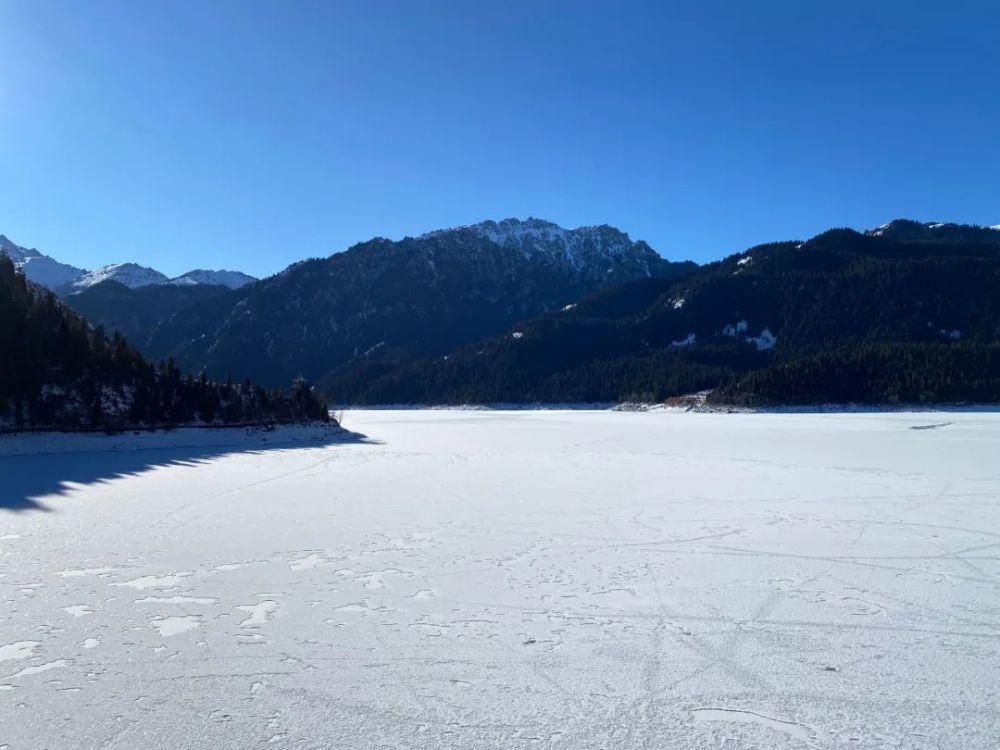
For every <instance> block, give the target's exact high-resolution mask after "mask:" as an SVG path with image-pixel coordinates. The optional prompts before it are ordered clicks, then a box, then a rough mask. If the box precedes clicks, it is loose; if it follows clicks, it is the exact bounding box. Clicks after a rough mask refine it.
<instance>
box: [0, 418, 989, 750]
mask: <svg viewBox="0 0 1000 750" xmlns="http://www.w3.org/2000/svg"><path fill="white" fill-rule="evenodd" d="M346 423H347V426H348V427H349V428H351V429H353V430H356V431H358V432H361V433H364V434H366V435H367V436H368V437H369V440H368V441H367V442H359V441H355V442H339V443H337V442H333V443H330V442H326V443H324V442H322V441H314V442H312V443H309V442H304V443H300V444H297V445H291V444H283V445H282V444H273V445H270V446H262V445H261V444H260V443H259V441H256V440H255V441H252V443H251V444H248V445H245V446H243V447H244V448H246V450H237V448H238V447H239V445H235V446H229V447H224V446H215V447H213V446H207V445H204V444H203V445H201V447H199V446H198V445H197V444H195V445H191V446H188V447H187V448H183V447H180V446H175V447H155V448H146V449H144V450H114V451H109V450H107V449H106V448H105V449H103V450H102V449H101V447H100V443H99V441H100V440H102V439H104V440H109V439H108V438H98V437H96V436H94V437H91V438H88V439H89V440H91V441H98V442H97V444H96V445H95V444H88V445H87V446H85V447H84V448H83V449H81V450H79V451H77V452H67V451H65V450H64V451H63V452H54V451H52V450H49V452H47V453H45V454H41V455H30V454H29V453H28V452H26V450H25V449H24V443H25V442H30V441H31V440H36V439H38V438H34V437H32V438H18V439H15V440H13V441H8V442H6V443H3V442H0V454H3V453H5V452H6V453H7V454H8V455H7V456H6V457H2V456H0V477H2V479H3V481H2V483H0V498H2V500H0V745H8V746H9V747H10V748H43V747H49V748H54V747H102V748H104V747H107V748H138V747H170V748H203V747H216V748H244V747H260V746H274V747H311V748H312V747H314V748H352V749H353V748H383V747H384V748H450V747H454V748H517V747H542V748H750V747H753V748H885V747H892V748H961V749H962V750H970V749H972V748H996V747H998V746H1000V461H998V460H997V457H998V456H1000V413H975V412H948V413H936V414H934V413H922V414H921V413H905V412H895V413H890V414H877V413H859V414H729V415H724V414H704V413H682V412H679V411H654V412H645V413H633V412H615V411H604V412H586V411H566V412H557V411H546V412H526V411H518V412H487V411H424V412H403V411H383V412H379V411H358V412H350V413H348V415H347V418H346ZM119 440H121V438H119ZM18 441H21V446H22V447H21V449H20V455H9V454H11V453H13V452H14V451H13V450H12V449H11V444H12V442H18ZM194 442H195V443H197V441H194ZM105 445H108V443H106V444H105ZM119 447H121V444H120V443H119ZM132 447H135V446H134V445H133V446H132ZM268 743H270V745H268Z"/></svg>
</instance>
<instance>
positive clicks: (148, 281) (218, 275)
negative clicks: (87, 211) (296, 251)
mask: <svg viewBox="0 0 1000 750" xmlns="http://www.w3.org/2000/svg"><path fill="white" fill-rule="evenodd" d="M0 254H3V255H6V256H8V257H9V258H10V259H11V260H12V261H13V262H14V267H15V268H16V269H17V270H18V271H20V272H21V273H23V274H24V275H25V278H27V279H28V280H29V281H32V282H34V283H36V284H38V285H40V286H43V287H46V288H47V289H50V290H52V291H54V292H57V293H60V294H63V295H68V294H74V293H77V292H80V291H83V290H84V289H89V288H90V287H93V286H97V285H98V284H102V283H104V282H106V281H114V282H117V283H119V284H122V285H123V286H126V287H128V288H129V289H138V288H140V287H146V286H157V285H162V284H170V285H175V286H193V285H199V284H202V285H206V286H224V287H227V288H229V289H239V288H240V287H243V286H245V285H247V284H249V283H251V282H253V281H256V279H255V278H254V277H253V276H249V275H247V274H245V273H240V272H239V271H206V270H201V269H198V270H194V271H188V272H187V273H185V274H182V275H180V276H177V277H175V278H173V279H171V278H170V277H168V276H167V275H166V274H163V273H160V272H159V271H157V270H155V269H153V268H147V267H145V266H140V265H138V264H136V263H113V264H111V265H107V266H102V267H101V268H97V269H94V270H93V271H87V270H85V269H83V268H77V267H76V266H71V265H69V264H68V263H60V262H59V261H57V260H55V259H53V258H50V257H49V256H47V255H44V254H43V253H41V252H39V251H38V250H36V249H34V248H31V249H28V248H25V247H21V246H20V245H17V244H15V243H13V242H12V241H11V240H9V239H8V238H7V237H6V236H5V235H2V234H0Z"/></svg>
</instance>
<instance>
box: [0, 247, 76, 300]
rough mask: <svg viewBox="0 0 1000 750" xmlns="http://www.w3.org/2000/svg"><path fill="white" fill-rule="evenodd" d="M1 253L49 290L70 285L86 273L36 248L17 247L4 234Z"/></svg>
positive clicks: (30, 279) (27, 275)
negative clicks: (43, 253)
mask: <svg viewBox="0 0 1000 750" xmlns="http://www.w3.org/2000/svg"><path fill="white" fill-rule="evenodd" d="M0 253H3V254H4V255H6V256H8V257H9V258H10V259H11V260H12V261H14V267H15V268H17V269H18V270H19V271H21V272H22V273H23V274H24V275H25V277H27V278H28V280H29V281H33V282H35V283H36V284H40V285H41V286H44V287H48V288H49V289H55V288H56V287H59V286H63V285H65V284H69V283H70V282H72V281H73V280H75V279H77V278H79V277H80V275H81V274H83V273H84V270H83V269H82V268H77V267H76V266H71V265H69V264H67V263H60V262H59V261H57V260H53V259H52V258H50V257H49V256H47V255H42V254H41V253H40V252H38V251H37V250H35V249H34V248H32V249H31V250H29V249H27V248H24V247H21V246H20V245H15V244H14V243H13V242H11V241H10V240H9V239H7V237H6V236H5V235H2V234H0Z"/></svg>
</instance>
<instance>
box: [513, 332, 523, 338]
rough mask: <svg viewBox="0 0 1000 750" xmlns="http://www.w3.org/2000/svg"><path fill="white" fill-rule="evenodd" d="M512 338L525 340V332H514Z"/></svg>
mask: <svg viewBox="0 0 1000 750" xmlns="http://www.w3.org/2000/svg"><path fill="white" fill-rule="evenodd" d="M511 337H513V338H515V339H523V338H524V332H523V331H514V332H513V333H512V334H511Z"/></svg>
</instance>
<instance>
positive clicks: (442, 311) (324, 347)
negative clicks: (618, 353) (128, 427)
mask: <svg viewBox="0 0 1000 750" xmlns="http://www.w3.org/2000/svg"><path fill="white" fill-rule="evenodd" d="M695 267H696V266H695V264H694V263H690V262H683V263H675V262H670V261H667V260H665V259H664V258H662V257H661V256H660V255H658V254H657V253H656V252H655V251H653V250H652V248H650V247H649V245H647V244H646V243H645V242H642V241H633V240H632V239H631V238H629V236H628V235H627V234H625V233H624V232H621V231H619V230H617V229H615V228H613V227H609V226H592V227H581V228H578V229H563V228H561V227H559V226H557V225H555V224H552V223H550V222H545V221H541V220H538V219H528V220H526V221H519V220H516V219H509V220H506V221H502V222H493V221H488V222H482V223H480V224H474V225H471V226H465V227H458V228H455V229H449V230H442V231H436V232H430V233H428V234H424V235H421V236H419V237H407V238H404V239H402V240H400V241H397V242H394V241H390V240H387V239H382V238H376V239H373V240H370V241H368V242H364V243H360V244H358V245H355V246H353V247H351V248H348V249H347V250H345V251H343V252H339V253H335V254H333V255H331V256H329V257H327V258H318V259H312V260H306V261H302V262H299V263H296V264H293V265H292V266H290V267H288V268H287V269H285V270H284V271H282V272H281V273H279V274H276V275H275V276H272V277H270V278H267V279H264V280H262V281H259V282H256V283H252V284H248V285H245V286H243V287H241V288H239V289H236V290H229V289H220V288H217V287H215V288H209V287H205V286H204V285H201V286H194V287H190V288H185V287H178V286H176V285H175V286H173V287H172V288H169V289H168V288H167V286H166V285H164V284H157V285H145V286H142V287H140V288H134V289H131V288H127V287H126V285H122V284H117V285H115V284H112V283H109V282H104V283H100V284H97V285H95V286H93V287H91V288H89V289H86V290H83V291H80V292H78V293H74V294H71V295H69V296H67V297H66V299H67V302H68V304H69V305H70V306H71V307H73V308H74V309H75V310H77V311H78V312H80V313H81V314H83V315H85V316H86V317H87V318H88V319H89V320H91V321H92V322H93V323H95V324H98V325H102V326H104V328H106V329H107V330H109V331H111V330H119V331H122V332H123V333H124V334H125V335H126V336H127V337H128V338H129V339H130V340H131V341H133V342H134V343H135V344H136V346H138V347H139V349H140V350H141V351H143V352H144V353H145V354H146V355H148V356H150V357H151V358H153V359H156V360H160V359H167V358H173V360H174V361H175V362H176V363H177V365H178V366H179V367H181V368H183V369H187V370H191V371H194V372H200V371H202V370H204V371H207V372H208V373H209V374H210V375H212V376H215V377H226V376H227V375H228V374H229V373H236V372H240V373H248V374H250V375H251V376H252V377H254V378H255V379H257V380H259V381H260V382H262V383H264V384H266V385H281V384H285V383H287V382H289V381H290V379H291V378H294V377H296V376H299V375H303V376H305V377H307V378H309V379H318V378H321V377H324V376H326V375H327V374H329V373H331V372H333V371H336V370H339V369H341V368H344V367H347V366H350V364H351V363H352V362H353V361H355V360H357V359H358V358H359V357H365V358H366V359H368V360H371V359H373V358H377V359H378V360H379V361H382V362H395V363H402V362H408V361H410V360H412V359H414V358H417V357H421V356H425V355H433V354H444V353H446V352H448V351H450V350H451V349H453V348H455V347H456V346H460V345H462V344H465V343H468V342H471V341H475V340H477V339H480V338H482V337H484V336H490V335H495V334H497V333H499V332H501V331H503V330H505V329H506V328H507V327H508V326H510V325H512V324H513V323H514V322H516V321H517V320H521V319H524V318H530V317H533V316H535V315H539V314H542V313H544V312H547V311H550V310H557V309H560V308H562V307H564V306H565V305H567V304H571V303H572V302H573V301H575V300H577V299H578V298H580V297H581V296H584V295H586V294H590V293H593V292H596V291H598V290H600V289H602V288H604V287H606V286H608V285H611V284H615V283H621V282H624V281H628V280H631V279H637V278H677V277H679V276H681V275H683V274H686V273H690V272H691V271H692V270H693V269H694V268H695ZM248 368H249V369H248Z"/></svg>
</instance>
